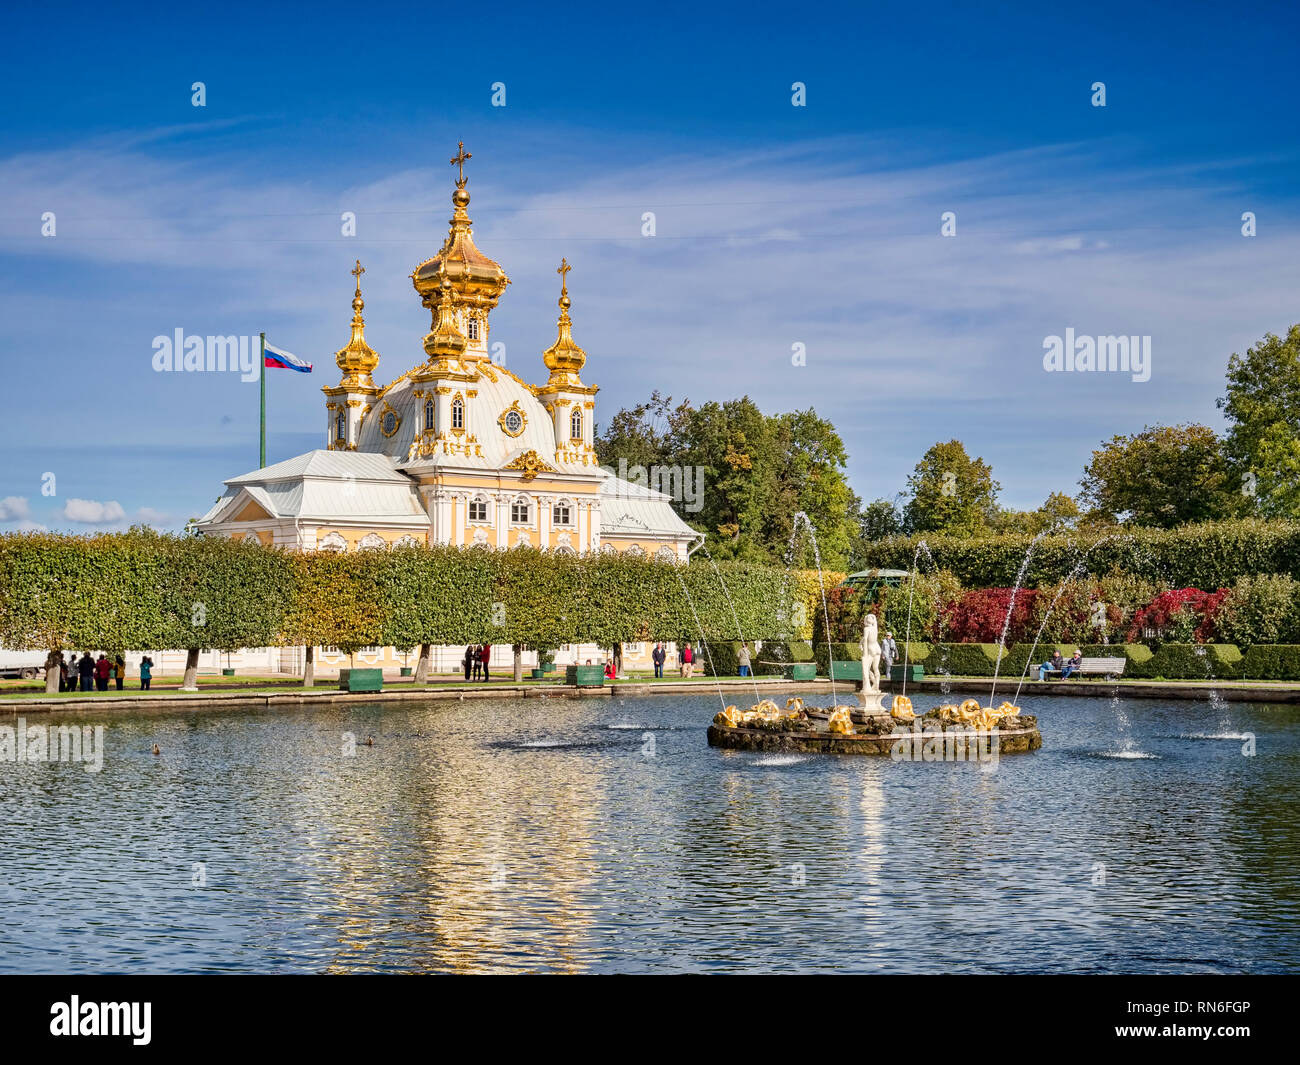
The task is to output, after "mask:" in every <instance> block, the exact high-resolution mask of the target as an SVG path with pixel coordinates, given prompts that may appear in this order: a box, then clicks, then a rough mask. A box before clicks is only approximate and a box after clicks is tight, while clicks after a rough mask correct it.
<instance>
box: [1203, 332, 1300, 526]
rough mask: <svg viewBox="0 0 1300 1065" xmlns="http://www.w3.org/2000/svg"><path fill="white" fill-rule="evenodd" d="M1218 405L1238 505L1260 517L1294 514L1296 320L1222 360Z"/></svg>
mask: <svg viewBox="0 0 1300 1065" xmlns="http://www.w3.org/2000/svg"><path fill="white" fill-rule="evenodd" d="M1227 378H1228V385H1227V395H1225V396H1223V397H1222V398H1221V399H1220V400H1219V401H1218V405H1219V409H1220V410H1222V411H1223V412H1224V414H1225V415H1226V416H1227V417H1228V420H1229V421H1230V422H1231V423H1232V424H1231V426H1230V428H1229V429H1228V435H1227V438H1226V439H1225V441H1224V452H1225V453H1226V455H1227V458H1228V461H1229V463H1230V466H1231V470H1232V473H1233V475H1234V484H1235V485H1236V486H1238V490H1239V494H1240V497H1241V498H1242V500H1243V504H1244V506H1245V507H1246V509H1248V510H1249V511H1250V512H1252V513H1254V514H1257V515H1260V516H1263V517H1296V516H1300V325H1293V326H1292V327H1291V328H1290V329H1289V330H1288V331H1287V335H1286V337H1285V339H1283V338H1280V337H1277V336H1275V335H1274V334H1272V333H1269V334H1267V335H1266V336H1265V337H1264V339H1262V340H1261V341H1259V343H1257V344H1255V345H1254V346H1253V347H1250V348H1247V349H1246V354H1245V355H1238V354H1237V353H1236V352H1233V354H1232V357H1231V358H1229V360H1228V374H1227Z"/></svg>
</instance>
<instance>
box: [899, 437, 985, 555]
mask: <svg viewBox="0 0 1300 1065" xmlns="http://www.w3.org/2000/svg"><path fill="white" fill-rule="evenodd" d="M907 486H908V488H909V490H910V491H911V494H912V496H911V499H909V500H908V503H907V506H906V508H905V509H904V514H905V515H906V519H907V525H908V528H909V529H911V530H912V531H913V532H943V533H948V534H950V535H952V536H974V535H976V534H977V533H978V532H979V531H980V530H981V529H982V528H984V526H985V525H986V524H987V523H988V521H989V520H990V518H991V517H992V516H993V514H994V508H995V507H996V506H997V494H998V492H999V491H1000V490H1001V488H1002V486H1001V485H1000V484H998V482H997V481H995V480H994V479H993V469H992V467H991V466H989V465H988V463H986V462H985V461H984V460H983V459H980V458H974V459H973V458H971V457H970V456H969V455H967V454H966V447H965V445H964V444H962V442H961V441H960V440H949V441H948V442H947V443H946V444H935V445H934V446H933V447H932V448H930V450H929V451H927V452H926V453H925V455H924V456H923V457H922V458H921V461H920V462H918V463H917V464H916V468H915V469H914V470H913V471H912V475H911V476H910V477H908V479H907Z"/></svg>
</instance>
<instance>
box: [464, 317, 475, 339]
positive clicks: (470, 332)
mask: <svg viewBox="0 0 1300 1065" xmlns="http://www.w3.org/2000/svg"><path fill="white" fill-rule="evenodd" d="M465 335H466V337H468V338H469V339H470V340H477V339H478V319H477V318H471V319H470V320H469V322H468V323H467V328H466V331H465Z"/></svg>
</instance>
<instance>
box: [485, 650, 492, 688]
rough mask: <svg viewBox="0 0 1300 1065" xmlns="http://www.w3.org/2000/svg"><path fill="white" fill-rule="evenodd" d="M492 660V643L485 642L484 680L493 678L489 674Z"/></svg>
mask: <svg viewBox="0 0 1300 1065" xmlns="http://www.w3.org/2000/svg"><path fill="white" fill-rule="evenodd" d="M491 661H492V645H491V644H490V643H485V644H484V645H483V679H484V680H491V679H492V678H491V677H490V676H489V675H488V664H489V663H490V662H491Z"/></svg>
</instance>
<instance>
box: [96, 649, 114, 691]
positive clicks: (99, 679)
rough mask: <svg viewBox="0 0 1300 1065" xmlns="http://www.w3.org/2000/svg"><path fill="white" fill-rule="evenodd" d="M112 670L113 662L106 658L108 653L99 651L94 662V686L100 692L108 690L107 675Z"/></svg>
mask: <svg viewBox="0 0 1300 1065" xmlns="http://www.w3.org/2000/svg"><path fill="white" fill-rule="evenodd" d="M112 672H113V663H112V662H110V661H109V660H108V655H106V654H104V652H103V651H100V652H99V659H98V661H96V662H95V687H96V688H97V689H99V690H100V691H102V692H106V691H108V675H109V674H110V673H112Z"/></svg>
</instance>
